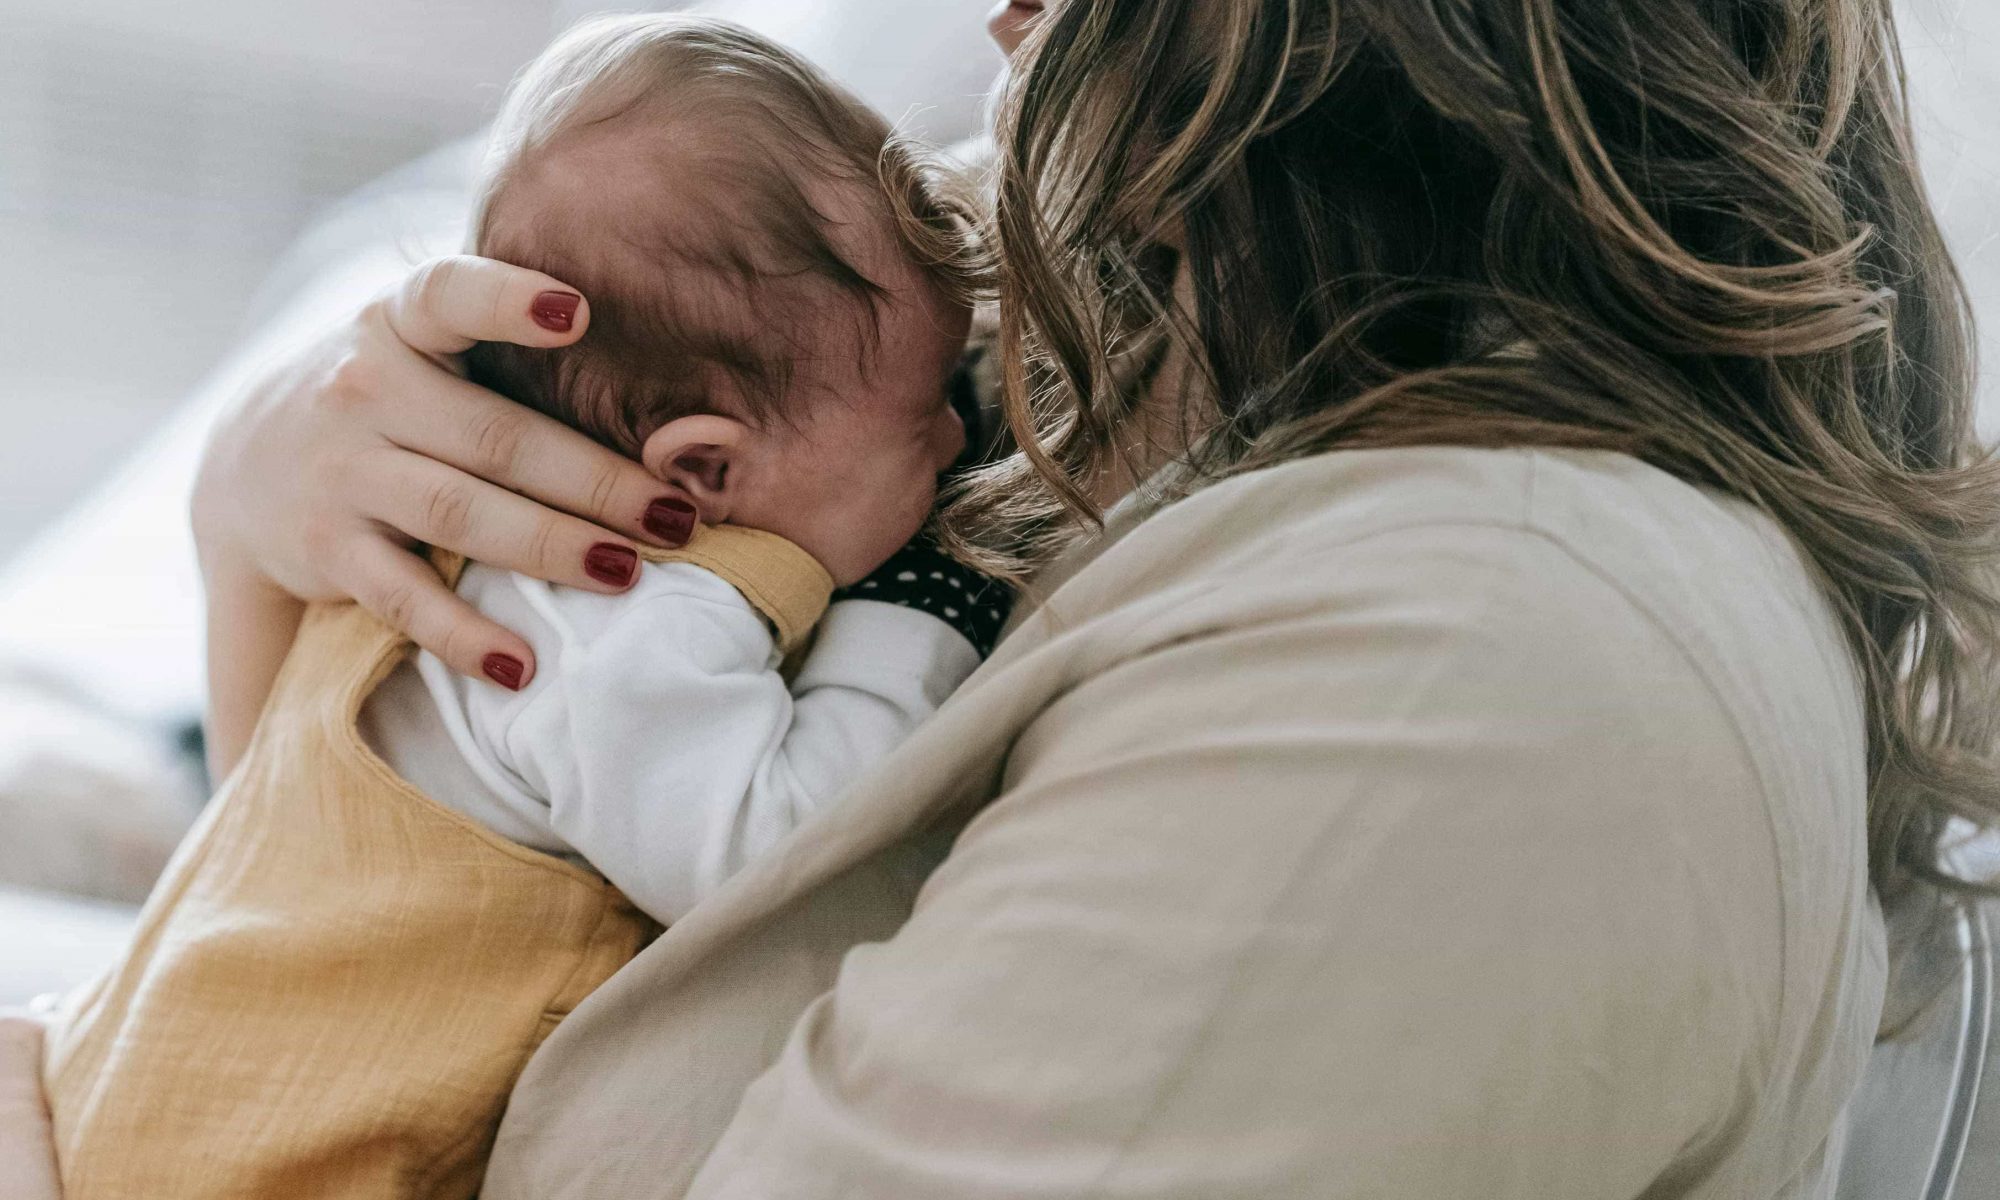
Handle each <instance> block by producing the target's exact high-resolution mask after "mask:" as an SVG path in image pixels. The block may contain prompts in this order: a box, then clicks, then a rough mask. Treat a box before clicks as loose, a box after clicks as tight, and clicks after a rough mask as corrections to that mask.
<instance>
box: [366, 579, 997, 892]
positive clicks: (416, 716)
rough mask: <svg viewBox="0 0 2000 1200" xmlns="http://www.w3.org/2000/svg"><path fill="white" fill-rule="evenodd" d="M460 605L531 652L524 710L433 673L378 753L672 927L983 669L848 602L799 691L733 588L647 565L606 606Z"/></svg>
mask: <svg viewBox="0 0 2000 1200" xmlns="http://www.w3.org/2000/svg"><path fill="white" fill-rule="evenodd" d="M458 591H459V594H460V595H461V596H462V597H464V598H465V599H466V600H467V601H469V602H470V603H472V604H473V605H474V607H476V608H478V609H479V610H480V611H482V612H484V613H486V614H487V615H489V616H491V617H493V618H494V619H495V620H498V621H500V622H501V623H502V624H505V625H507V626H509V627H510V628H512V629H514V630H516V631H518V632H519V633H520V634H521V635H522V636H523V637H525V638H526V639H527V640H528V643H529V644H530V645H531V646H533V647H534V650H535V658H536V661H537V664H538V666H537V671H536V674H535V677H534V678H533V679H532V680H531V681H530V682H529V683H528V685H527V686H526V687H525V688H523V689H522V690H521V691H520V692H508V691H506V690H504V689H502V688H499V687H496V686H495V685H493V684H491V683H489V682H487V681H485V680H472V679H466V678H464V677H462V676H459V675H455V674H453V673H452V672H451V671H450V670H448V669H446V667H445V666H444V664H443V663H442V662H441V661H439V660H438V659H437V658H435V657H434V656H432V655H430V654H427V653H426V654H418V655H417V656H415V657H414V658H413V659H412V660H411V661H410V662H408V663H405V664H404V665H403V666H401V667H399V668H398V669H397V670H396V671H395V672H394V673H392V674H391V675H390V677H389V678H388V679H387V680H386V681H384V683H383V684H382V686H381V687H379V688H378V689H377V690H376V691H375V693H374V694H373V695H372V696H371V697H370V698H369V700H368V703H367V705H366V706H365V707H364V709H363V711H362V717H361V730H362V735H363V737H364V738H365V739H366V740H367V741H368V743H369V744H370V745H371V746H373V747H374V748H375V749H376V750H377V751H378V752H379V753H380V754H381V755H382V757H383V758H384V759H385V760H386V761H387V762H388V764H389V765H390V766H391V767H392V768H394V769H395V770H396V772H397V773H398V774H400V775H402V776H403V777H404V778H405V779H407V780H409V781H410V782H411V783H413V784H415V785H416V786H417V787H418V788H420V789H422V790H423V791H424V792H425V793H426V794H427V795H429V796H431V797H432V798H433V799H435V800H437V801H438V802H439V803H441V804H444V805H446V806H447V807H450V808H452V809H455V810H457V811H459V812H461V813H464V814H465V815H467V816H470V817H472V818H473V819H475V820H477V821H479V822H480V823H481V824H484V825H486V826H487V827H489V828H491V829H493V830H494V831H495V832H497V833H499V834H501V835H502V836H504V837H507V838H510V839H512V840H513V841H516V842H519V843H521V844H522V845H525V846H529V847H532V848H534V849H537V850H541V851H544V852H546V853H550V854H556V855H560V856H563V857H567V858H572V859H575V860H579V861H582V862H585V863H587V864H588V865H590V866H591V867H592V868H594V869H595V870H597V871H598V872H599V873H600V874H602V875H603V876H604V877H605V878H606V879H608V880H610V881H611V882H612V883H613V884H614V885H616V886H617V887H618V888H619V890H621V891H622V892H624V893H625V895H626V896H627V897H629V898H630V899H631V900H632V902H633V903H634V904H636V905H637V906H638V907H639V908H640V909H642V910H644V911H645V912H646V913H647V914H649V915H650V916H652V917H653V918H655V919H656V920H659V921H661V922H662V923H669V922H671V921H673V920H675V919H676V918H678V917H679V916H680V915H681V914H683V913H685V912H686V911H687V910H688V909H689V908H690V907H692V906H693V905H694V904H695V903H696V902H697V901H699V900H700V899H701V898H702V897H703V896H705V895H707V894H709V893H710V892H712V891H714V890H715V889H716V888H717V887H719V886H720V885H721V884H722V882H723V881H724V880H725V879H727V878H728V877H729V876H730V875H732V874H733V873H735V872H736V871H737V870H738V869H740V868H741V867H742V866H743V865H744V864H745V863H747V862H748V861H750V860H751V859H753V858H755V857H756V856H758V855H759V854H761V853H763V852H764V851H765V850H768V849H769V848H770V847H771V846H773V845H774V844H776V843H777V842H778V840H779V839H781V838H783V837H784V836H785V835H786V834H788V833H789V832H791V830H792V829H793V828H795V827H796V826H797V825H798V824H799V823H800V822H802V821H803V820H805V819H806V818H807V817H808V816H810V815H811V814H812V813H813V812H814V811H815V810H816V809H818V808H820V807H822V806H824V805H825V804H826V803H827V802H829V801H830V800H832V799H833V798H834V797H835V796H836V795H838V794H839V792H840V791H841V790H842V789H843V788H844V787H845V786H846V785H847V784H848V783H849V782H850V781H852V780H853V779H854V778H855V777H857V776H858V775H859V774H860V773H861V772H862V771H864V770H865V769H866V768H867V767H868V766H870V765H871V764H872V763H874V762H875V761H877V760H878V759H880V758H881V757H882V756H883V755H885V754H887V753H888V752H889V750H890V749H892V748H893V747H894V746H895V745H896V744H897V743H899V742H901V741H902V740H903V739H904V738H905V737H907V736H908V735H909V733H910V731H911V730H912V729H914V728H915V727H916V725H917V724H918V723H919V722H921V721H922V720H923V719H924V718H925V717H927V716H929V715H930V713H931V712H932V710H934V709H935V708H936V707H937V706H938V705H939V704H940V703H942V702H943V700H944V698H945V697H946V696H948V695H950V694H951V692H952V690H953V689H955V688H956V687H957V686H958V685H959V684H960V683H961V682H963V681H964V679H965V677H966V676H967V675H969V674H971V672H972V670H973V668H974V667H975V666H977V665H978V661H979V658H978V654H977V653H976V652H975V651H974V649H973V647H972V643H971V642H969V641H967V640H966V638H965V636H964V635H963V634H961V633H959V632H958V631H957V630H955V629H953V628H952V627H951V626H950V625H948V624H946V623H945V622H944V621H941V620H939V619H938V618H936V617H933V616H930V615H928V614H926V613H923V612H920V611H917V610H915V609H911V608H904V607H899V606H897V605H892V604H885V603H880V602H876V601H872V600H842V601H839V602H836V603H835V604H833V605H832V606H831V607H830V608H828V610H827V613H826V615H825V617H824V618H823V619H822V620H821V622H820V625H819V633H818V637H817V639H816V640H815V642H814V644H813V648H812V651H811V653H810V654H809V655H808V656H807V658H806V661H805V664H804V666H803V668H802V669H801V670H800V672H799V674H798V676H797V678H795V679H794V680H793V681H792V683H791V685H790V686H789V687H787V686H786V683H785V681H784V679H783V678H782V677H781V676H780V675H779V673H778V663H779V654H778V650H777V647H776V644H775V642H774V640H773V638H772V635H771V632H770V629H769V627H768V626H767V625H766V624H765V622H764V619H763V617H762V616H761V615H760V614H759V613H758V612H757V610H756V609H755V608H754V607H752V606H751V604H750V603H749V602H748V601H747V600H745V599H744V598H743V596H742V594H741V593H739V592H738V591H737V590H736V589H735V588H734V587H731V586H730V585H729V584H728V583H726V582H724V581H723V580H722V579H721V578H720V577H718V576H716V575H714V574H712V573H710V572H709V571H706V570H704V569H702V568H700V567H697V566H693V565H691V564H688V563H648V564H645V565H644V566H643V567H642V568H641V570H640V575H639V581H638V583H637V584H636V585H635V586H634V587H633V588H632V589H631V590H630V591H628V592H626V593H625V594H623V595H619V596H600V595H596V594H594V593H590V592H583V591H578V590H575V589H571V588H561V587H555V586H552V585H550V584H546V583H543V582H541V581H539V580H533V579H529V578H527V577H525V576H521V575H516V574H513V573H511V572H507V571H501V570H498V569H496V568H493V567H487V566H483V565H480V564H472V565H470V566H468V567H467V568H466V570H465V574H464V577H463V578H462V579H461V580H460V582H459V587H458Z"/></svg>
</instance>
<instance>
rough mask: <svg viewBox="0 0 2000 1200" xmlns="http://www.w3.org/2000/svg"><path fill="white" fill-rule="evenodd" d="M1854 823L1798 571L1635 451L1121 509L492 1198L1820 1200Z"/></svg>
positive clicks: (731, 917)
mask: <svg viewBox="0 0 2000 1200" xmlns="http://www.w3.org/2000/svg"><path fill="white" fill-rule="evenodd" d="M1865 783H1866V780H1865V754H1864V734H1863V723H1862V709H1861V700H1860V692H1859V686H1858V683H1857V678H1856V672H1855V668H1854V666H1853V663H1852V660H1851V657H1850V655H1849V653H1848V651H1847V649H1846V647H1845V644H1844V642H1843V640H1842V638H1841V635H1840V633H1839V630H1838V628H1837V626H1836V624H1835V622H1834V620H1833V618H1832V616H1831V614H1830V612H1829V609H1828V606H1827V605H1826V603H1825V602H1824V600H1823V598H1822V596H1821V595H1820V594H1819V592H1818V591H1817V589H1816V587H1815V584H1814V582H1813V579H1812V576H1811V573H1810V572H1809V570H1808V569H1807V567H1806V565H1805V564H1804V562H1803V561H1802V559H1801V557H1800V555H1799V553H1798V552H1797V550H1796V549H1795V547H1794V546H1793V545H1792V544H1791V543H1790V542H1789V541H1788V540H1787V539H1786V538H1785V537H1784V536H1783V535H1782V533H1781V532H1780V531H1779V530H1778V529H1777V528H1776V527H1775V526H1774V525H1773V524H1772V523H1771V522H1770V521H1768V520H1767V519H1765V518H1764V517H1762V516H1760V515H1758V514H1756V513H1755V512H1753V511H1752V510H1751V509H1749V508H1748V507H1746V506H1744V505H1742V504H1740V503H1737V502H1734V501H1729V500H1724V499H1721V498H1718V497H1716V496H1714V495H1711V494H1708V493H1705V492H1703V491H1700V490H1697V489H1695V488H1693V487H1690V486H1688V485H1686V484H1684V483H1682V482H1679V481H1677V480H1675V479H1672V478H1670V477H1668V476H1667V475H1665V474H1663V473H1661V472H1659V471H1657V470H1654V469H1652V468H1650V467H1647V466H1645V465H1643V464H1640V463H1638V462H1636V461H1633V460H1631V459H1627V458H1624V457H1620V456H1616V455H1611V454H1604V453H1580V452H1579V453H1555V452H1534V451H1526V450H1471V449H1451V448H1430V449H1410V450H1382V451H1359V452H1347V453H1336V454H1330V455H1326V456H1322V457H1317V458H1313V459H1310V460H1305V461H1300V462H1296V463H1292V464H1289V465H1285V466H1281V467H1277V468H1273V469H1270V470H1265V471H1261V472H1257V473H1255V474H1251V475H1247V476H1244V477H1241V478H1238V479H1234V480H1230V481H1226V482H1223V483H1220V484H1217V485H1214V486H1211V487H1209V488H1207V489H1206V490H1203V491H1201V492H1199V493H1198V494H1196V495H1194V496H1193V497H1191V498H1188V499H1186V500H1182V501H1180V502H1178V503H1174V504H1172V505H1169V506H1166V507H1164V508H1161V509H1160V510H1159V511H1157V512H1149V511H1147V508H1146V506H1145V505H1143V504H1140V505H1135V506H1134V507H1133V508H1132V510H1131V511H1128V512H1126V513H1124V514H1122V515H1121V519H1119V520H1117V521H1114V523H1113V526H1112V528H1111V530H1110V531H1109V532H1108V533H1107V534H1106V536H1105V537H1104V538H1103V539H1102V540H1101V541H1100V542H1098V543H1097V544H1095V545H1093V546H1091V547H1089V548H1087V549H1086V550H1085V551H1083V552H1081V553H1080V554H1079V555H1078V556H1077V557H1076V558H1075V559H1074V560H1072V561H1071V562H1069V563H1066V564H1064V565H1063V566H1062V567H1060V568H1059V569H1058V570H1056V571H1055V572H1053V573H1052V574H1051V576H1050V577H1049V580H1048V586H1047V595H1046V599H1045V600H1044V602H1043V603H1041V605H1040V606H1039V607H1038V608H1037V609H1036V610H1035V611H1034V612H1033V613H1032V614H1031V615H1029V616H1028V617H1027V618H1026V619H1025V620H1024V621H1022V623H1021V624H1020V625H1019V627H1018V628H1017V629H1016V630H1015V631H1014V632H1013V633H1012V634H1011V635H1010V636H1009V637H1008V638H1006V639H1005V640H1003V641H1002V642H1001V644H1000V646H999V648H998V650H997V651H996V652H995V654H994V656H993V658H992V659H990V660H989V661H988V662H987V663H986V664H985V665H984V666H983V667H982V668H981V669H980V670H979V671H977V672H976V673H975V674H974V675H973V677H972V678H971V680H969V681H968V682H967V684H966V685H965V686H964V687H963V688H961V689H960V690H959V692H958V693H957V694H956V695H955V696H954V697H953V698H952V699H951V700H950V701H949V702H947V703H946V704H945V705H944V707H943V708H942V709H940V710H939V712H938V713H937V715H936V716H935V717H933V718H932V720H931V721H930V722H928V723H927V724H926V725H925V726H924V728H922V729H921V730H919V731H918V732H917V734H916V735H915V736H914V737H913V738H911V739H910V740H909V741H908V742H906V743H905V744H904V745H903V746H902V747H901V748H900V749H899V750H898V751H897V752H896V753H894V754H892V755H891V756H890V757H889V758H888V759H886V760H885V761H883V762H882V763H881V764H880V765H879V766H878V767H877V768H876V769H875V770H874V771H873V772H871V773H870V774H869V775H868V776H867V777H866V778H864V779H863V780H862V781H861V782H860V783H858V784H857V785H856V786H855V787H854V788H852V789H850V790H849V792H848V793H847V794H846V796H845V798H844V799H843V800H842V801H841V802H840V803H839V804H837V805H836V806H835V807H834V808H833V809H831V810H829V811H828V812H826V813H825V814H823V815H822V817H821V819H819V820H817V821H815V822H814V823H812V824H811V825H810V826H807V827H805V828H803V829H801V830H799V831H798V832H796V833H795V834H794V835H793V836H792V837H791V838H789V839H788V840H787V841H786V842H784V843H783V844H781V845H780V847H779V848H778V849H777V850H776V851H774V852H773V853H772V854H770V855H769V856H767V857H765V858H764V859H762V860H760V862H758V863H757V864H754V865H752V866H751V867H750V868H749V869H748V870H746V871H744V872H743V873H742V874H740V875H738V876H736V877H735V878H734V879H733V880H731V881H730V883H729V884H727V885H725V886H724V888H723V889H722V890H721V891H720V892H719V893H718V894H717V895H716V896H715V897H713V898H712V899H711V900H710V901H709V902H708V903H706V904H704V905H702V906H701V907H700V908H698V909H696V910H695V911H694V912H693V913H691V914H690V915H689V916H688V917H687V919H685V920H683V921H682V922H680V923H679V924H677V925H676V926H674V927H673V928H672V929H670V930H668V931H667V932H666V933H665V934H664V935H663V936H662V937H661V938H660V939H659V940H657V941H656V942H654V943H653V944H652V945H651V946H649V947H648V948H647V949H646V950H645V951H644V952H643V953H641V954H640V955H639V956H638V958H637V959H635V960H634V961H633V962H632V963H631V964H630V965H628V966H627V967H625V968H624V969H623V970H621V971H620V972H619V973H618V974H617V975H616V976H615V977H614V978H612V979H611V980H610V981H609V982H608V983H607V984H605V985H604V986H603V987H601V988H600V989H598V991H597V992H596V993H595V994H593V995H592V996H591V998H590V999H589V1000H588V1001H586V1002H585V1003H584V1004H583V1005H582V1006H580V1007H579V1008H578V1010H577V1011H576V1012H575V1013H574V1014H573V1015H572V1016H571V1017H570V1018H569V1019H568V1020H567V1021H565V1022H564V1023H563V1025H562V1026H561V1027H560V1028H559V1029H558V1030H557V1031H556V1032H555V1034H554V1035H553V1036H552V1037H551V1038H550V1039H549V1041H548V1042H547V1043H546V1044H545V1045H543V1047H542V1048H541V1049H540V1050H539V1051H538V1052H537V1054H536V1055H535V1057H534V1059H533V1060H532V1061H531V1062H530V1064H529V1066H528V1069H527V1071H526V1072H525V1073H524V1075H523V1076H522V1079H521V1081H520V1083H519V1085H518V1086H517V1087H516V1089H515V1092H514V1095H513V1098H512V1100H511V1102H510V1104H509V1107H508V1111H507V1115H506V1118H505V1120H504V1122H503V1124H502V1127H501V1131H500V1135H499V1140H498V1143H497V1145H496V1148H495V1152H494V1156H493V1159H492V1163H491V1167H490V1169H489V1173H488V1176H487V1180H486V1185H485V1190H484V1193H483V1195H484V1196H485V1197H487V1198H488V1200H566V1198H567V1200H581V1198H584V1197H590V1198H599V1200H631V1198H633V1197H639V1196H645V1197H666V1196H691V1197H699V1198H700V1200H725V1198H726V1200H735V1198H739V1197H740V1198H751V1197H755V1198H758V1200H778V1198H783V1200H832V1198H835V1197H840V1198H849V1197H852V1198H862V1197H865V1198H868V1200H901V1198H905V1197H908V1198H917V1197H922V1198H925V1200H972V1198H975V1197H976V1198H981V1200H984V1198H988V1197H990V1198H993V1200H1001V1198H1006V1200H1019V1198H1021V1197H1032V1196H1047V1197H1076V1196H1117V1197H1134V1198H1137V1197H1143V1198H1147V1200H1154V1198H1165V1197H1186V1198H1189V1200H1196V1198H1199V1200H1217V1198H1220V1197H1269V1196H1370V1197H1378V1198H1384V1200H1388V1198H1401V1197H1410V1198H1412V1200H1415V1198H1419V1197H1421V1198H1422V1200H1443V1198H1450V1197H1468V1198H1469V1197H1479V1198H1480V1200H1515V1198H1518V1200H1586V1198H1588V1200H1603V1198H1604V1197H1608V1196H1639V1195H1642V1194H1643V1195H1645V1196H1646V1197H1648V1200H1669V1198H1674V1197H1683V1198H1689V1200H1694V1198H1699V1200H1724V1198H1727V1200H1767V1198H1778V1197H1783V1198H1787V1200H1791V1198H1805V1197H1812V1198H1822V1197H1827V1196H1830V1195H1831V1188H1832V1182H1831V1181H1832V1173H1833V1168H1834V1165H1835V1160H1836V1159H1837V1155H1838V1145H1837V1141H1838V1139H1837V1138H1836V1137H1835V1135H1834V1133H1833V1131H1834V1130H1835V1129H1836V1128H1837V1125H1838V1121H1839V1117H1840V1113H1841V1110H1842V1107H1843V1105H1844V1104H1845V1103H1846V1101H1847V1099H1848V1097H1849V1095H1850V1094H1851V1092H1852V1090H1853V1087H1854V1085H1855V1081H1856V1078H1857V1076H1858V1074H1859V1072H1860V1070H1861V1067H1862V1064H1863V1062H1864V1061H1865V1058H1866V1056H1867V1053H1868V1048H1869V1045H1870V1041H1871V1038H1872V1036H1873V1034H1874V1030H1875V1024H1876V1019H1877V1015H1878V1012H1879V1009H1880V1003H1881V989H1882V986H1883V976H1884V972H1885V964H1884V954H1883V944H1882V938H1883V934H1882V928H1881V923H1880V918H1879V915H1878V913H1877V910H1876V909H1875V907H1874V905H1873V903H1872V900H1871V897H1870V893H1869V889H1868V886H1867V881H1866V870H1865V851H1864V846H1863V833H1864V806H1865Z"/></svg>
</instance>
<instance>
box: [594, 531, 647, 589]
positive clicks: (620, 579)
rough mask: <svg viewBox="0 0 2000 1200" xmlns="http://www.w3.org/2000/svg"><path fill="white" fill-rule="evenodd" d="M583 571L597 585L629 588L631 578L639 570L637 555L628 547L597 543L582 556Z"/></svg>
mask: <svg viewBox="0 0 2000 1200" xmlns="http://www.w3.org/2000/svg"><path fill="white" fill-rule="evenodd" d="M583 569H584V572H585V574H587V575H589V576H590V577H591V578H592V579H595V580H596V581H597V582H599V583H608V584H610V585H611V586H612V587H629V586H631V583H632V576H633V575H635V574H637V573H638V570H639V555H638V554H637V553H636V552H634V551H633V550H632V548H631V547H629V546H615V545H613V544H611V543H610V542H599V543H597V544H596V545H595V546H592V547H591V548H590V553H588V554H586V555H584V556H583Z"/></svg>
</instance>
